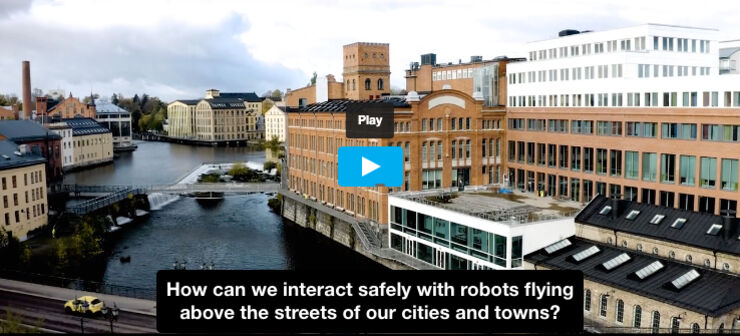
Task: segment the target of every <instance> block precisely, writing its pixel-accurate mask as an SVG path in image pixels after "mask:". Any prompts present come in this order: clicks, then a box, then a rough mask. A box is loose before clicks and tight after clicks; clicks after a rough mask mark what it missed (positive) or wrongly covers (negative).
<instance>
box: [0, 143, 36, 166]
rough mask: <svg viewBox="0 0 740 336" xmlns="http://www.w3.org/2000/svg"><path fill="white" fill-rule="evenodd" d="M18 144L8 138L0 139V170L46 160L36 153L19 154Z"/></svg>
mask: <svg viewBox="0 0 740 336" xmlns="http://www.w3.org/2000/svg"><path fill="white" fill-rule="evenodd" d="M19 154H20V151H19V149H18V144H16V143H15V142H12V141H9V140H0V170H1V169H10V168H18V167H25V166H30V165H35V164H40V163H41V164H43V163H44V162H46V160H45V159H44V158H43V157H41V156H40V155H37V154H32V153H28V154H22V155H19Z"/></svg>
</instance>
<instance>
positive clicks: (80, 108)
mask: <svg viewBox="0 0 740 336" xmlns="http://www.w3.org/2000/svg"><path fill="white" fill-rule="evenodd" d="M46 101H47V100H46V97H38V98H37V99H36V115H37V116H48V117H50V118H54V117H56V118H61V119H69V118H75V117H82V118H93V119H95V117H96V109H95V103H94V102H90V103H87V104H86V103H83V102H82V101H80V99H79V98H76V97H73V96H72V93H70V94H69V97H67V98H65V99H64V100H61V101H59V102H56V104H55V105H54V106H51V107H47V105H46ZM47 108H48V109H47Z"/></svg>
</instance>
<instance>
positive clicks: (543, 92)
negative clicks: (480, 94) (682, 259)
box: [504, 24, 740, 214]
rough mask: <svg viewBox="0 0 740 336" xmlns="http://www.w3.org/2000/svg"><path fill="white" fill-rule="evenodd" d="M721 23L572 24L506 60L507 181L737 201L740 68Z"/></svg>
mask: <svg viewBox="0 0 740 336" xmlns="http://www.w3.org/2000/svg"><path fill="white" fill-rule="evenodd" d="M717 33H718V32H717V31H716V30H714V29H703V28H692V27H683V26H671V25H658V24H644V25H639V26H634V27H627V28H622V29H615V30H610V31H603V32H590V31H585V32H578V31H572V30H567V31H563V32H561V33H560V35H561V36H560V37H558V38H554V39H547V40H543V41H537V42H532V43H529V44H528V49H529V50H530V52H529V58H528V61H527V62H517V63H513V64H509V66H508V74H507V76H508V101H507V103H508V108H507V117H506V119H507V125H506V126H507V143H506V151H507V157H506V161H507V162H506V165H507V171H506V177H505V178H504V180H505V181H508V183H509V184H510V185H511V186H512V187H516V188H518V189H521V190H527V191H530V192H539V193H540V194H546V195H550V196H553V197H557V198H563V199H570V200H574V201H580V202H583V203H586V202H588V201H589V200H590V199H591V198H593V197H594V195H596V194H600V195H607V196H611V195H624V197H625V198H626V199H629V200H634V201H639V202H643V203H648V204H657V205H662V206H668V207H675V208H680V209H686V210H692V211H700V212H708V213H714V214H719V213H720V210H721V209H731V210H737V202H738V200H740V193H739V191H738V160H739V159H740V157H739V156H738V153H740V143H738V142H739V141H740V134H739V133H740V132H739V128H740V113H739V112H740V77H738V76H737V75H732V74H728V75H720V74H719V69H718V64H719V63H718V59H719V54H718V50H719V43H718V41H717Z"/></svg>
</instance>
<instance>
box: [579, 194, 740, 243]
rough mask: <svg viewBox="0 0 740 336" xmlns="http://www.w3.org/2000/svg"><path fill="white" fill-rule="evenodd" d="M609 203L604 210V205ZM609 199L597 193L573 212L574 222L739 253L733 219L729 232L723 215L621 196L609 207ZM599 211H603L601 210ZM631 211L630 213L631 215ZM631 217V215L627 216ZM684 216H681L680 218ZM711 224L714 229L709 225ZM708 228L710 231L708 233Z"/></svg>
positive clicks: (737, 237) (736, 223)
mask: <svg viewBox="0 0 740 336" xmlns="http://www.w3.org/2000/svg"><path fill="white" fill-rule="evenodd" d="M606 207H608V208H609V210H608V211H607V210H606V209H605V208H606ZM613 207H614V204H613V203H612V200H611V199H608V198H606V197H604V196H602V195H597V196H596V197H594V199H593V200H592V201H591V202H590V203H589V204H588V205H587V206H586V207H585V208H584V209H583V211H581V213H579V214H578V216H576V223H581V224H586V225H592V226H598V227H603V228H607V229H610V230H617V231H622V232H627V233H631V234H636V235H640V236H645V237H650V238H656V239H660V240H666V241H671V242H675V243H680V244H686V245H691V246H696V247H700V248H705V249H709V250H712V251H722V252H727V253H732V254H735V255H738V254H740V241H739V240H738V239H740V237H739V236H738V235H740V232H738V231H740V230H738V226H739V225H740V223H738V220H737V219H733V223H732V225H730V228H729V229H730V230H731V231H730V232H728V231H727V230H728V229H727V228H724V227H722V226H723V223H724V222H723V221H724V218H722V216H717V215H714V214H710V213H701V212H693V211H686V210H680V209H675V208H669V207H664V206H657V205H652V204H644V203H637V202H630V201H625V200H620V201H619V202H618V209H612V208H613ZM602 212H605V213H604V214H602ZM630 215H632V216H630ZM628 217H631V218H628ZM681 218H682V219H683V220H680V219H681ZM714 225H719V227H717V226H715V228H719V229H718V230H717V231H716V232H711V231H710V229H712V227H713V226H714ZM710 232H711V233H712V234H710Z"/></svg>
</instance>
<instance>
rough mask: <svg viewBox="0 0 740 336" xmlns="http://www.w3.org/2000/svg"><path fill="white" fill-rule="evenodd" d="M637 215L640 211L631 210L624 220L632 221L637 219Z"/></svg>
mask: <svg viewBox="0 0 740 336" xmlns="http://www.w3.org/2000/svg"><path fill="white" fill-rule="evenodd" d="M639 214H640V210H632V211H630V213H628V214H627V216H625V217H624V218H625V219H629V220H633V219H635V218H637V215H639Z"/></svg>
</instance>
